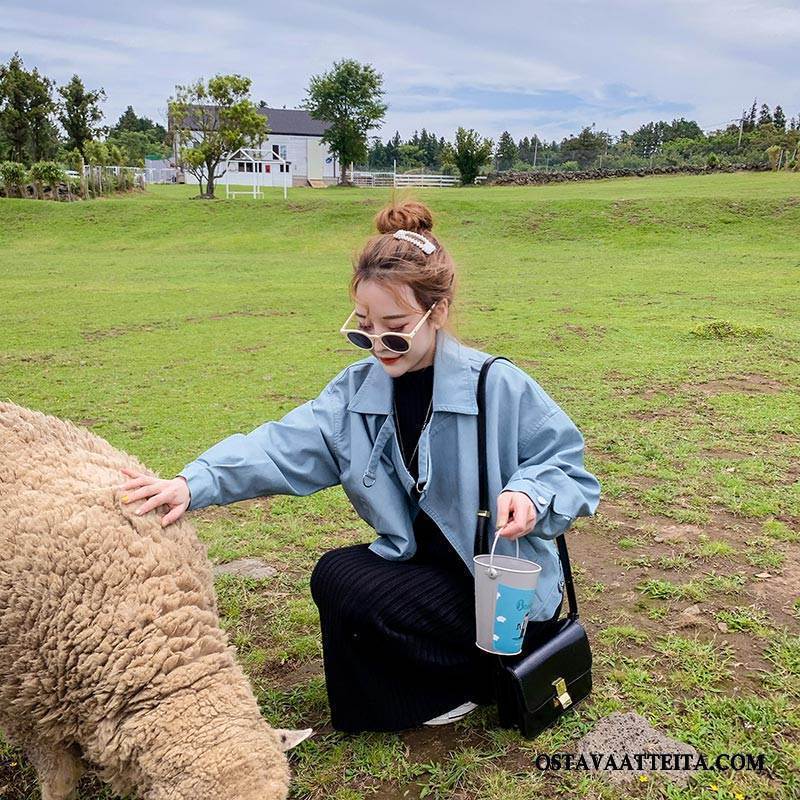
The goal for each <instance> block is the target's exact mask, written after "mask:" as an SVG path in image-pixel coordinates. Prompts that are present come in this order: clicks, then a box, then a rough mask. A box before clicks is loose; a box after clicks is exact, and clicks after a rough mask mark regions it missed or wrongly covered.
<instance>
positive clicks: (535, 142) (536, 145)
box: [533, 133, 539, 169]
mask: <svg viewBox="0 0 800 800" xmlns="http://www.w3.org/2000/svg"><path fill="white" fill-rule="evenodd" d="M538 149H539V137H538V136H537V135H536V134H535V133H534V134H533V168H534V169H536V152H537V150H538Z"/></svg>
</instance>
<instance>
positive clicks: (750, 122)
mask: <svg viewBox="0 0 800 800" xmlns="http://www.w3.org/2000/svg"><path fill="white" fill-rule="evenodd" d="M755 127H756V100H753V105H752V106H750V111H749V113H748V114H747V116H746V117H745V121H744V130H745V131H748V132H749V131H752V130H753V129H754V128H755Z"/></svg>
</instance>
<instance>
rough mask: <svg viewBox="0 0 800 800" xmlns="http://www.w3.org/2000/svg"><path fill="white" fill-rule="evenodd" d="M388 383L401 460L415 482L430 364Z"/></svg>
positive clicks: (428, 397)
mask: <svg viewBox="0 0 800 800" xmlns="http://www.w3.org/2000/svg"><path fill="white" fill-rule="evenodd" d="M392 382H393V384H394V401H395V405H396V406H397V416H398V419H397V425H398V428H399V436H398V439H399V440H400V442H401V443H402V449H403V460H404V461H405V463H406V466H407V467H408V471H409V472H410V473H411V474H412V475H413V476H414V480H415V481H416V480H417V478H418V477H419V468H418V458H419V448H418V447H417V442H418V441H419V437H420V434H421V433H422V428H423V427H424V424H425V416H426V414H427V412H428V406H429V405H430V402H431V398H432V397H433V364H431V365H429V366H427V367H423V368H422V369H415V370H414V371H413V372H405V373H403V374H402V375H399V376H398V377H397V378H392ZM431 413H432V412H431ZM415 447H417V452H416V453H414V458H413V459H412V458H411V453H412V452H413V451H414V448H415ZM415 496H416V495H415Z"/></svg>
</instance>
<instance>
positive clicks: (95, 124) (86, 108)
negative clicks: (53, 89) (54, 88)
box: [58, 75, 106, 153]
mask: <svg viewBox="0 0 800 800" xmlns="http://www.w3.org/2000/svg"><path fill="white" fill-rule="evenodd" d="M58 93H59V94H60V95H61V97H62V98H63V100H62V102H61V106H60V108H61V113H60V114H59V117H58V119H59V121H60V122H61V125H62V126H63V127H64V131H65V132H66V134H67V141H66V147H67V149H68V150H71V149H72V148H75V149H76V150H79V151H80V152H81V153H83V147H84V145H85V144H86V142H89V141H91V140H92V139H95V138H96V137H97V136H99V135H100V134H102V133H104V132H105V130H104V128H103V127H102V126H101V125H100V124H99V123H100V122H101V121H102V119H103V112H102V111H101V110H100V103H101V102H103V101H104V100H105V99H106V93H105V91H104V90H103V89H102V88H101V89H97V90H94V91H90V90H87V89H86V87H85V86H84V85H83V81H82V80H81V79H80V78H79V77H78V76H77V75H73V76H72V79H71V80H70V82H69V83H67V84H65V85H64V86H61V87H60V88H59V90H58Z"/></svg>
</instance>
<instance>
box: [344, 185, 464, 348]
mask: <svg viewBox="0 0 800 800" xmlns="http://www.w3.org/2000/svg"><path fill="white" fill-rule="evenodd" d="M375 227H376V228H377V229H378V235H377V236H373V237H371V238H370V239H369V240H368V241H367V243H366V245H364V248H363V249H362V251H361V252H360V253H359V254H358V255H357V256H356V257H355V259H354V261H353V276H352V278H351V280H350V297H351V299H352V300H353V301H354V302H355V299H356V290H357V288H358V285H359V284H360V283H361V282H362V281H366V280H371V281H375V282H376V283H379V284H380V285H381V287H382V288H384V289H386V290H387V291H388V292H390V293H391V294H392V295H393V296H394V297H395V299H396V300H397V302H398V304H399V305H401V306H403V307H407V303H406V301H405V299H404V298H403V297H401V296H400V293H399V292H398V290H397V287H398V286H399V285H401V284H406V285H408V286H409V287H410V288H411V290H412V292H413V294H414V298H415V299H416V301H417V303H419V305H420V307H421V308H423V309H425V310H427V309H429V308H430V307H431V306H432V305H433V303H434V302H436V303H438V305H437V307H436V308H435V309H434V313H435V312H436V311H438V309H439V307H440V306H441V301H442V300H445V299H446V300H447V301H448V312H447V319H446V320H445V321H444V322H443V323H442V329H443V330H445V331H447V333H449V334H450V335H451V336H453V337H455V338H458V337H457V336H456V333H455V328H454V326H453V299H454V296H455V288H456V269H455V264H454V262H453V259H452V258H451V257H450V254H449V253H448V252H447V251H446V250H445V249H444V248H443V247H442V245H441V243H440V242H439V240H438V239H437V238H436V237H435V236H434V235H433V233H432V232H431V231H432V229H433V217H432V215H431V212H430V209H429V208H428V207H427V206H426V205H425V204H424V203H421V202H419V201H418V200H413V199H410V198H406V199H402V200H400V201H396V200H395V199H394V197H393V198H392V201H391V202H390V203H389V204H388V205H387V206H385V207H384V208H382V209H381V210H380V211H379V212H378V213H377V214H376V215H375ZM401 229H402V230H407V231H414V232H416V233H420V234H422V235H423V236H424V237H425V238H426V239H428V240H430V241H431V242H433V243H434V244H435V245H436V250H435V251H434V252H433V253H431V254H427V253H425V252H424V251H423V250H421V249H420V248H419V247H417V245H415V244H412V243H411V242H407V241H404V240H402V239H395V238H394V236H393V235H392V234H393V233H394V232H395V231H398V230H401Z"/></svg>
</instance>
